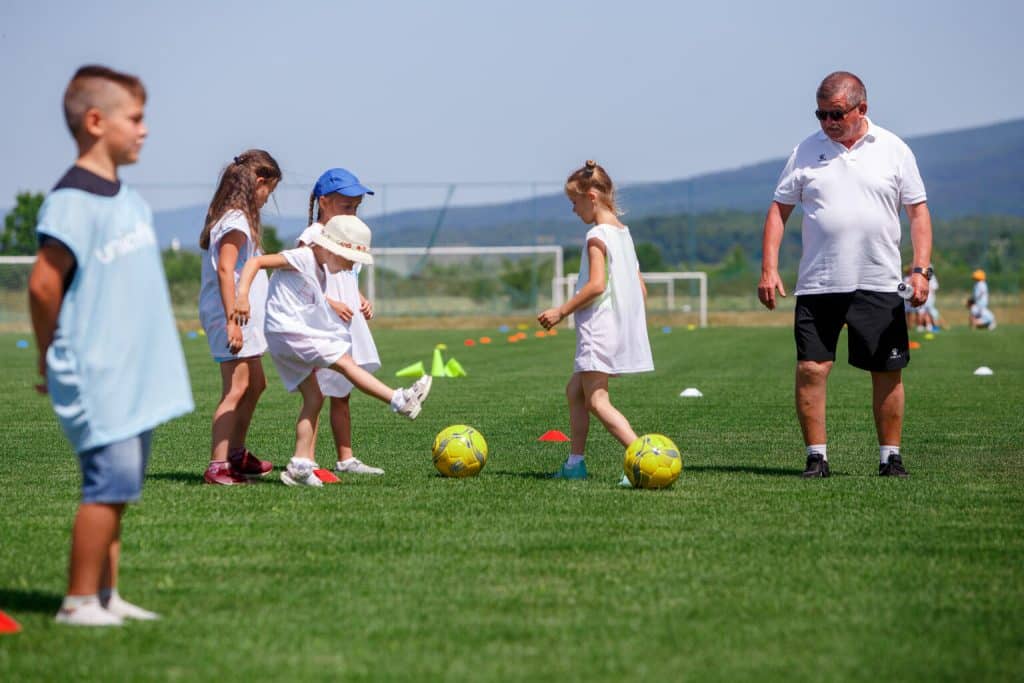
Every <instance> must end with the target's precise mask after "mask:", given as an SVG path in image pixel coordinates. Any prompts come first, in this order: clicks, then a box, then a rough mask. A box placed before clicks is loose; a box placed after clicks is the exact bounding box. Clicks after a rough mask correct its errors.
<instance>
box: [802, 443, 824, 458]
mask: <svg viewBox="0 0 1024 683" xmlns="http://www.w3.org/2000/svg"><path fill="white" fill-rule="evenodd" d="M811 453H820V454H821V459H822V460H824V461H825V462H828V446H826V445H825V444H823V443H819V444H814V445H813V446H808V447H807V455H810V454H811Z"/></svg>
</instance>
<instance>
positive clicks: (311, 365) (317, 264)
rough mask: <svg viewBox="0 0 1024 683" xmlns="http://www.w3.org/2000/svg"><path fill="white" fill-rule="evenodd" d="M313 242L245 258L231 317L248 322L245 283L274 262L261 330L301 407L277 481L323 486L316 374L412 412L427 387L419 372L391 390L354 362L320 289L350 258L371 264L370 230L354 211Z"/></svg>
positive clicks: (427, 379) (332, 223) (343, 331)
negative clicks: (323, 372)
mask: <svg viewBox="0 0 1024 683" xmlns="http://www.w3.org/2000/svg"><path fill="white" fill-rule="evenodd" d="M312 242H313V243H312V246H303V247H298V248H296V249H289V250H287V251H283V252H281V253H280V254H267V255H265V256H257V257H256V258H253V259H250V260H249V262H248V263H246V264H245V268H244V269H243V270H242V276H241V278H240V279H239V282H238V288H237V290H236V291H237V294H236V297H235V304H234V308H233V312H232V318H234V320H235V321H236V322H237V323H238V324H239V325H244V324H245V323H247V322H248V321H249V317H250V304H249V286H250V284H251V283H252V282H253V280H254V278H255V277H256V274H257V273H258V272H259V271H260V270H261V269H263V268H276V269H278V270H277V272H276V273H275V274H274V276H273V277H272V278H270V288H269V292H268V294H267V309H266V323H265V326H264V330H265V333H266V338H267V346H268V348H269V350H270V357H271V359H273V361H274V366H275V367H276V368H277V373H278V374H279V375H280V376H281V380H282V381H283V382H284V386H285V388H286V389H287V390H288V391H295V390H296V389H298V390H299V391H300V392H301V394H302V408H301V410H300V412H299V419H298V422H297V424H296V427H295V453H294V455H293V457H292V459H291V460H290V461H289V463H288V466H287V468H286V469H285V470H284V471H283V472H282V473H281V480H282V481H283V482H284V483H285V484H288V485H289V486H295V485H304V486H322V485H323V484H322V482H321V481H320V479H319V478H318V477H317V476H316V474H315V470H316V460H315V458H314V455H315V445H316V441H315V439H316V429H317V423H318V421H319V416H320V408H321V407H322V406H323V400H324V399H323V394H322V393H321V392H320V386H319V384H318V382H317V377H316V375H317V374H318V370H320V369H323V368H326V369H330V370H334V371H336V372H339V373H341V374H342V375H344V376H345V378H346V379H347V380H348V381H349V382H351V383H352V384H353V385H354V386H355V387H356V388H357V389H359V390H360V391H363V392H364V393H367V394H369V395H370V396H373V397H374V398H377V399H379V400H381V401H384V402H385V403H389V404H390V405H391V409H392V410H394V411H395V412H397V413H399V414H401V415H404V416H406V417H408V418H409V419H411V420H414V419H416V416H417V415H419V413H420V407H421V404H422V403H423V401H425V400H426V398H427V394H428V393H429V392H430V383H431V378H430V376H429V375H425V376H424V377H422V378H421V379H419V380H418V381H417V382H416V383H415V384H413V385H412V387H410V388H408V389H398V390H396V389H392V388H391V387H389V386H387V385H386V384H384V383H383V382H381V381H380V380H379V379H377V378H376V377H374V376H373V375H372V374H370V373H369V372H367V371H366V370H364V369H363V368H361V367H359V364H358V363H357V362H356V361H355V360H354V359H353V358H352V355H351V350H352V337H351V334H350V332H349V329H348V328H347V327H346V326H345V325H343V324H342V321H341V320H340V319H339V317H338V315H337V313H335V312H334V310H333V309H332V308H331V307H330V305H329V304H328V303H327V297H326V296H325V294H324V292H325V289H326V286H327V274H326V273H325V272H324V266H326V269H327V272H329V273H337V272H338V271H340V270H345V269H351V268H352V265H353V264H354V263H373V257H372V256H370V229H369V228H368V227H367V226H366V224H365V223H363V222H362V221H361V220H359V219H358V218H356V217H355V216H335V217H334V218H332V219H331V220H329V221H328V222H327V225H325V226H323V227H322V229H321V230H320V232H319V234H316V235H314V236H313V237H312Z"/></svg>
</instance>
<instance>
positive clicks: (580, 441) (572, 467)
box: [551, 373, 590, 479]
mask: <svg viewBox="0 0 1024 683" xmlns="http://www.w3.org/2000/svg"><path fill="white" fill-rule="evenodd" d="M565 397H566V399H568V401H569V432H570V434H571V437H570V440H569V457H568V458H567V459H566V461H565V462H564V463H563V464H562V467H561V469H559V470H558V471H557V472H555V473H554V474H553V475H551V476H552V478H554V479H586V478H587V465H586V462H584V460H583V455H584V452H585V449H586V446H587V434H588V433H589V431H590V413H589V412H588V411H587V401H586V396H585V395H584V393H583V380H582V377H581V376H580V373H575V374H573V376H572V377H570V378H569V383H568V384H567V385H566V386H565Z"/></svg>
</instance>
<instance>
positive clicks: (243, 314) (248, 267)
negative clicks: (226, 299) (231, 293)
mask: <svg viewBox="0 0 1024 683" xmlns="http://www.w3.org/2000/svg"><path fill="white" fill-rule="evenodd" d="M263 268H282V269H284V270H294V269H293V268H292V267H291V265H290V264H289V263H288V259H286V258H285V257H284V256H283V255H281V254H263V255H262V256H257V257H256V258H251V259H249V260H248V261H246V262H245V267H244V268H242V274H241V275H240V276H239V278H238V287H237V288H236V291H235V302H234V304H233V305H232V307H231V315H230V317H231V319H232V320H234V321H235V322H236V323H237V324H239V325H244V324H246V323H247V322H249V287H250V286H251V285H252V281H253V279H254V278H255V277H256V273H258V272H259V271H260V270H262V269H263Z"/></svg>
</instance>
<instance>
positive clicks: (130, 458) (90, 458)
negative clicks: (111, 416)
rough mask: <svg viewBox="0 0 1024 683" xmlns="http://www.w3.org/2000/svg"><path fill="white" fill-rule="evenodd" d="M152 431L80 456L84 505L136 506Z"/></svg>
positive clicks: (94, 449)
mask: <svg viewBox="0 0 1024 683" xmlns="http://www.w3.org/2000/svg"><path fill="white" fill-rule="evenodd" d="M152 438H153V430H149V431H145V432H142V433H141V434H139V435H137V436H133V437H130V438H127V439H125V440H123V441H116V442H114V443H111V444H107V445H106V446H99V447H97V448H92V449H90V450H87V451H83V452H81V453H79V454H78V463H79V465H80V466H81V469H82V502H83V503H134V502H135V501H137V500H138V499H139V496H141V495H142V481H143V479H145V477H146V465H147V464H148V463H149V444H150V441H151V440H152Z"/></svg>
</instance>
